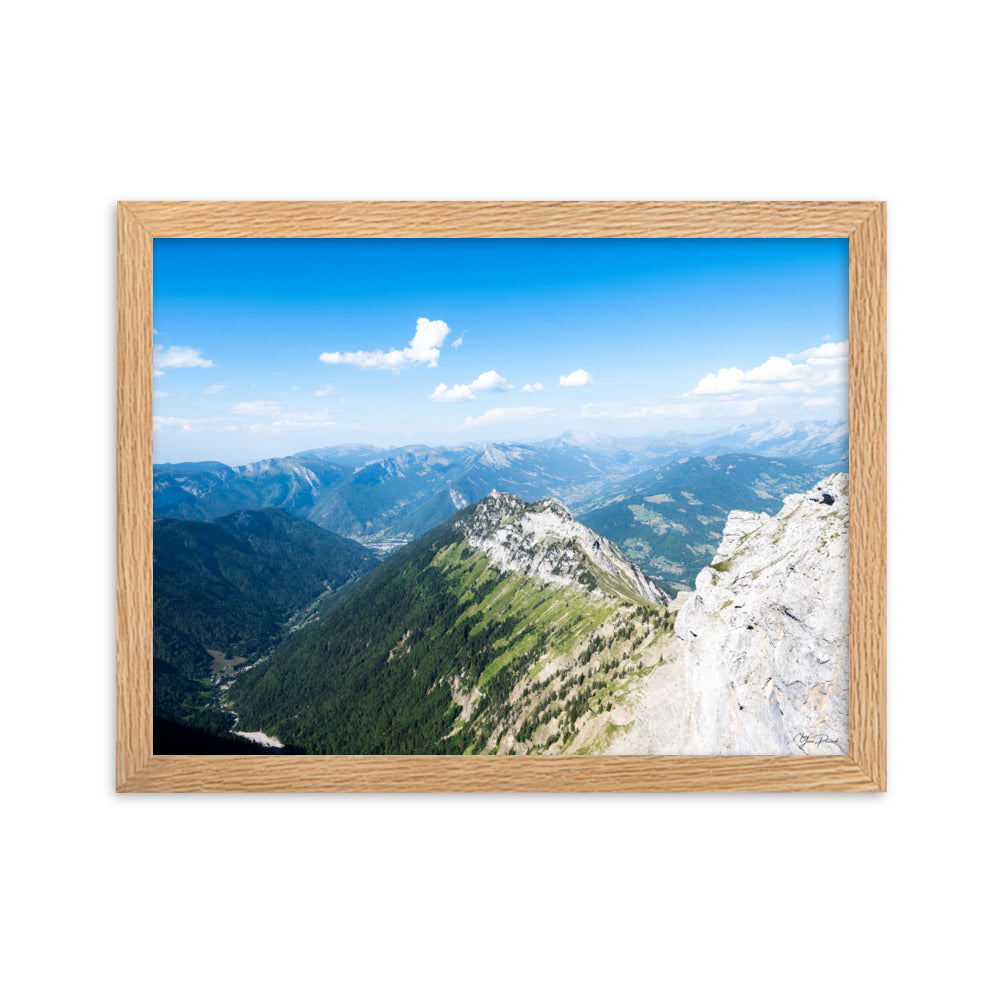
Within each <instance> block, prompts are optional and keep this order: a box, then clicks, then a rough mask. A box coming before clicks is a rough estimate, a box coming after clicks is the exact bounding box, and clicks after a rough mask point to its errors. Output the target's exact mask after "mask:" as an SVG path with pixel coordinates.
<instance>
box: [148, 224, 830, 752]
mask: <svg viewBox="0 0 1000 1000" xmlns="http://www.w3.org/2000/svg"><path fill="white" fill-rule="evenodd" d="M442 243H446V244H447V245H445V246H442V245H441V244H442ZM154 274H155V281H154V315H155V325H156V331H155V341H154V343H155V351H154V364H155V371H154V381H155V389H156V391H155V392H154V397H155V403H154V408H155V411H154V447H155V464H154V471H153V484H152V486H153V516H154V524H153V554H154V580H153V584H154V587H153V620H154V639H153V650H152V656H153V708H154V750H155V752H156V753H166V754H170V753H223V754H232V753H259V754H505V755H507V754H510V755H527V754H831V753H839V754H843V753H846V752H847V748H848V743H847V733H848V730H847V719H848V701H847V690H848V685H847V681H848V656H847V634H848V632H847V629H848V616H847V553H848V524H849V504H848V485H849V476H848V472H849V469H848V434H847V421H846V412H847V409H846V391H847V342H846V324H847V317H846V303H847V269H846V246H845V245H844V241H838V240H778V241H768V240H741V241H727V240H636V241H631V240H618V241H615V240H607V241H605V240H490V241H476V240H452V241H434V240H301V241H299V240H286V241H267V240H240V241H236V240H233V241H228V240H157V241H156V243H155V245H154ZM407 317H408V318H407ZM415 317H416V318H415ZM430 317H434V318H430Z"/></svg>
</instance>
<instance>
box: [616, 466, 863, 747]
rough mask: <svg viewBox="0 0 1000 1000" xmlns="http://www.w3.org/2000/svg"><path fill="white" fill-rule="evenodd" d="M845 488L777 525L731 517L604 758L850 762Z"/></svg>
mask: <svg viewBox="0 0 1000 1000" xmlns="http://www.w3.org/2000/svg"><path fill="white" fill-rule="evenodd" d="M847 487H848V477H847V476H846V475H844V474H843V473H838V474H837V475H833V476H830V477H828V478H826V479H824V480H822V481H821V482H820V483H819V484H818V485H817V486H816V487H815V488H814V489H812V490H810V491H809V492H808V493H804V494H793V495H792V496H789V497H788V498H787V499H786V500H785V503H784V506H783V507H782V509H781V511H780V512H779V513H778V514H776V515H775V516H773V517H770V516H768V515H767V514H752V513H748V512H745V511H733V512H732V513H731V514H730V516H729V519H728V521H727V523H726V528H725V533H724V535H723V539H722V542H721V544H720V545H719V549H718V552H717V554H716V557H715V559H714V560H713V562H712V565H711V566H708V567H706V568H705V569H703V570H702V571H701V572H700V573H699V574H698V578H697V581H696V585H695V590H694V592H693V593H692V594H690V596H689V597H688V598H687V600H686V602H685V603H684V605H683V607H682V608H681V609H680V611H679V613H678V616H677V620H676V623H675V633H676V640H675V646H674V649H673V650H672V652H671V654H670V655H669V656H668V657H667V659H666V662H665V663H664V664H663V665H662V666H661V667H659V668H657V670H656V671H654V672H653V674H652V675H651V676H650V677H649V678H647V679H646V682H645V684H644V687H643V689H642V690H641V692H640V693H639V694H638V696H637V697H636V698H635V699H634V700H633V701H632V702H631V703H630V704H629V705H627V706H623V708H622V709H621V710H619V715H620V722H621V723H622V724H625V725H627V726H628V732H627V733H626V734H624V735H623V736H621V737H620V738H619V739H618V740H617V742H616V744H615V745H614V746H612V747H611V748H610V752H612V753H668V754H831V753H833V754H837V753H847V750H848V577H847V558H848V497H847ZM615 721H616V722H617V721H619V719H616V720H615Z"/></svg>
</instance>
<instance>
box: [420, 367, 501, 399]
mask: <svg viewBox="0 0 1000 1000" xmlns="http://www.w3.org/2000/svg"><path fill="white" fill-rule="evenodd" d="M512 388H513V386H512V385H511V384H510V383H509V382H508V381H507V380H506V379H505V378H504V377H503V375H501V374H500V373H499V372H495V371H493V369H492V368H491V369H490V370H489V371H488V372H483V373H482V374H481V375H477V376H476V377H475V378H474V379H473V380H472V381H471V382H469V383H468V385H453V386H452V387H451V388H450V389H449V388H448V383H447V382H442V383H441V384H440V385H439V386H438V387H437V388H436V389H435V390H434V391H433V392H432V393H431V394H430V395H429V396H428V397H427V398H428V399H432V400H434V402H435V403H460V402H463V401H466V400H470V399H475V398H476V393H477V392H506V391H507V390H508V389H512Z"/></svg>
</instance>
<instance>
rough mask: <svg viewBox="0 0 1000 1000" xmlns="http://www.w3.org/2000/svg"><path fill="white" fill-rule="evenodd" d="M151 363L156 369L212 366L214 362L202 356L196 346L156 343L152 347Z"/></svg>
mask: <svg viewBox="0 0 1000 1000" xmlns="http://www.w3.org/2000/svg"><path fill="white" fill-rule="evenodd" d="M153 365H154V366H155V367H156V368H157V369H163V368H214V367H215V362H214V361H209V360H208V358H203V357H202V356H201V350H200V349H199V348H197V347H176V346H174V347H163V346H162V345H161V344H157V345H156V347H155V348H154V349H153ZM160 374H162V371H160Z"/></svg>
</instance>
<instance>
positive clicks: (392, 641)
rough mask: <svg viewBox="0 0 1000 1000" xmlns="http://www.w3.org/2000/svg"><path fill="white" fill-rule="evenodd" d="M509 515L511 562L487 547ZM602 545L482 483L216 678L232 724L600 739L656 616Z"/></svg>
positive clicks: (503, 748) (328, 747) (558, 742)
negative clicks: (441, 518)
mask: <svg viewBox="0 0 1000 1000" xmlns="http://www.w3.org/2000/svg"><path fill="white" fill-rule="evenodd" d="M512 529H517V537H518V539H519V543H518V544H519V548H518V549H517V551H516V552H514V553H513V554H511V552H510V549H509V546H508V548H507V549H505V550H504V551H505V552H506V553H507V555H508V556H511V558H513V559H515V561H517V562H518V564H519V565H518V567H516V568H515V567H513V566H512V565H509V564H505V563H504V562H503V560H502V559H501V560H500V561H498V560H497V558H496V555H495V553H492V551H491V546H492V545H493V544H494V543H495V542H497V541H498V540H501V539H502V540H503V541H504V542H509V532H510V531H511V530H512ZM522 529H523V530H522ZM595 541H597V542H601V543H603V545H604V547H605V548H604V550H603V553H599V554H596V555H595V553H597V551H598V549H597V548H595V546H594V544H593V543H594V542H595ZM598 548H599V547H598ZM610 548H611V550H613V551H612V552H611V558H610V559H608V558H605V557H604V553H606V552H607V551H608V543H607V542H606V541H605V540H599V539H596V536H594V535H593V534H592V533H590V532H589V531H587V529H585V528H582V527H581V526H580V525H578V524H576V522H573V520H572V518H571V517H570V515H569V514H568V512H567V511H566V510H565V508H562V507H561V506H559V505H557V504H554V503H553V502H552V501H542V502H540V503H536V504H524V503H522V502H521V501H519V500H517V499H516V498H514V497H510V496H504V495H501V494H492V495H491V496H490V497H488V498H487V499H486V500H484V501H482V502H481V503H479V504H476V505H474V506H473V507H469V508H467V509H466V510H463V511H461V512H459V513H458V514H456V515H454V516H453V517H452V518H450V519H449V520H448V521H447V522H445V523H444V524H442V525H440V526H439V527H437V528H435V529H433V530H432V531H430V532H428V533H427V534H426V535H424V536H422V537H421V538H419V539H418V540H417V541H415V542H412V543H410V544H409V545H407V546H405V547H404V548H402V549H400V550H398V551H397V552H396V553H394V554H393V555H392V556H390V557H389V558H388V559H387V560H386V561H385V562H384V563H383V564H382V565H381V566H379V567H378V568H377V569H375V570H374V571H372V572H371V573H369V574H368V575H367V576H366V577H364V579H362V580H360V581H358V582H357V583H356V584H354V585H353V586H351V587H350V588H348V589H347V590H345V591H343V592H342V593H341V594H340V595H338V596H337V598H335V599H334V600H333V601H332V602H331V606H330V608H329V609H328V610H327V613H326V615H325V617H324V618H323V619H322V620H320V621H318V622H316V623H315V624H313V625H311V626H309V627H308V628H305V629H303V630H302V631H300V632H298V633H296V634H295V635H293V636H291V637H289V638H288V639H287V640H285V642H283V643H282V644H281V646H279V647H278V649H277V650H276V651H275V652H274V653H273V654H271V655H270V657H269V658H268V659H267V661H266V662H265V663H263V664H261V665H260V666H258V667H256V668H254V669H253V670H250V671H248V672H245V673H242V674H241V675H240V677H239V678H238V679H237V681H236V682H235V683H234V684H233V686H232V688H231V689H230V691H229V697H230V698H231V700H232V705H233V707H234V708H235V710H236V711H237V712H238V713H239V717H240V724H241V726H242V727H243V728H249V729H253V730H258V729H259V730H263V731H265V732H267V733H269V734H271V735H274V736H277V737H278V739H280V740H281V741H282V742H283V743H286V744H294V745H295V746H297V747H300V748H301V749H303V750H304V751H306V752H309V753H357V754H385V753H394V754H395V753H463V752H465V753H473V752H487V753H490V752H492V753H496V752H508V753H509V752H521V753H528V752H539V751H549V752H556V751H567V750H574V749H581V748H583V747H584V746H585V745H591V744H593V743H595V742H599V741H600V740H601V739H603V738H604V736H605V735H606V734H604V732H603V729H602V726H604V727H606V725H607V724H606V723H605V722H602V719H604V718H605V716H606V714H607V713H608V712H610V710H611V708H612V707H613V706H614V705H615V704H617V702H618V700H619V699H620V698H621V697H623V696H624V693H625V690H626V688H627V686H628V684H629V683H630V681H631V680H632V679H634V678H637V677H638V676H640V675H641V674H642V672H643V671H644V670H648V669H650V668H651V667H652V664H653V663H654V662H657V656H658V652H657V650H658V645H657V644H658V643H659V642H661V641H662V640H663V639H664V638H665V636H666V634H667V632H668V629H669V615H668V613H667V611H666V608H665V607H663V606H662V605H661V604H659V603H655V601H656V600H658V592H657V591H656V589H655V587H652V586H651V585H650V584H649V583H648V581H645V580H644V579H640V578H641V574H638V577H637V575H636V570H635V567H632V566H630V565H628V564H627V560H624V559H622V558H621V555H620V553H617V550H614V547H613V546H611V547H610ZM598 558H599V559H600V561H598V562H595V561H594V560H595V559H598ZM598 571H599V572H598ZM642 594H646V595H649V596H650V598H651V600H648V601H647V600H643V599H642V596H641V595H642ZM623 595H624V596H623Z"/></svg>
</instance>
